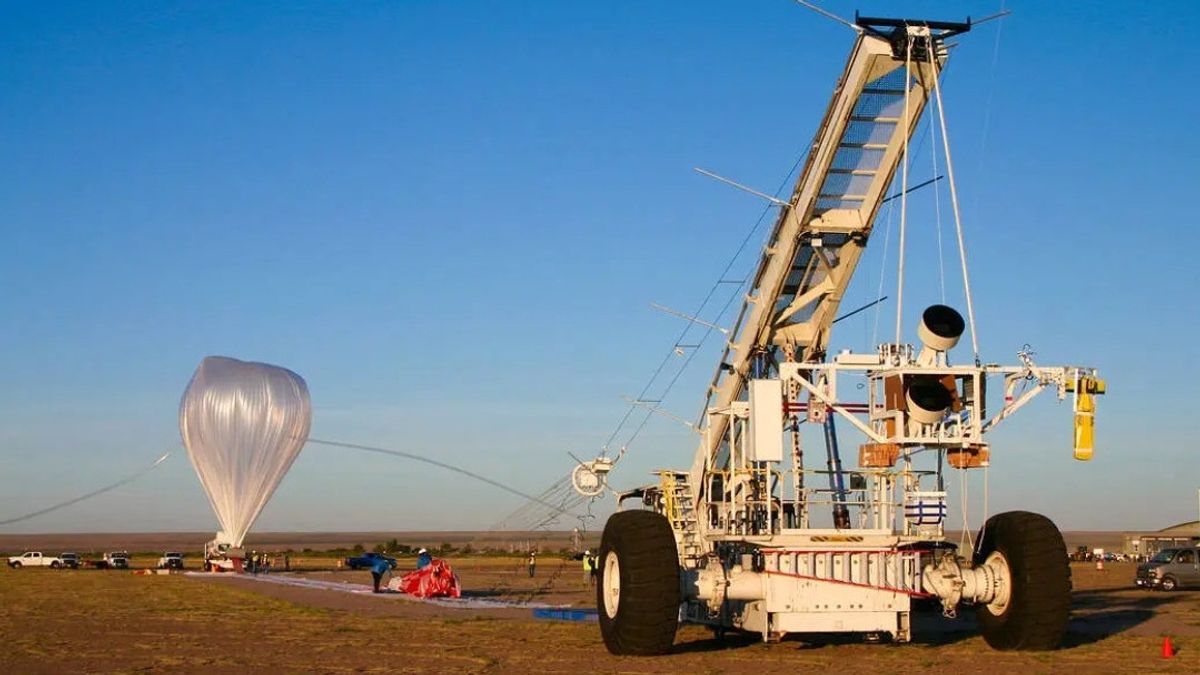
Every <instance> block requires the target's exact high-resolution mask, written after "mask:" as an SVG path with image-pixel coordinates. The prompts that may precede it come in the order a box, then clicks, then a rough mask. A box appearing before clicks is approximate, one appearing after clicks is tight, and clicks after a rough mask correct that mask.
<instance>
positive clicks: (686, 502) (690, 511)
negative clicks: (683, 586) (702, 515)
mask: <svg viewBox="0 0 1200 675" xmlns="http://www.w3.org/2000/svg"><path fill="white" fill-rule="evenodd" d="M658 479H659V484H660V485H661V488H662V500H663V515H664V516H666V517H667V521H668V522H669V523H671V531H672V532H674V533H675V547H676V551H677V552H678V554H679V560H680V562H681V563H682V564H683V565H684V567H694V566H695V565H696V562H697V561H698V560H699V559H700V558H702V557H703V556H704V550H703V547H702V546H701V545H700V533H699V531H698V530H699V527H700V522H699V517H698V515H697V513H696V501H695V497H694V496H693V492H692V485H691V482H690V481H689V479H688V473H687V472H686V471H659V472H658Z"/></svg>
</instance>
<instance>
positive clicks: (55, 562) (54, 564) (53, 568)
mask: <svg viewBox="0 0 1200 675" xmlns="http://www.w3.org/2000/svg"><path fill="white" fill-rule="evenodd" d="M60 567H62V563H60V562H58V561H57V560H55V561H54V562H52V563H50V569H52V570H56V569H58V568H60Z"/></svg>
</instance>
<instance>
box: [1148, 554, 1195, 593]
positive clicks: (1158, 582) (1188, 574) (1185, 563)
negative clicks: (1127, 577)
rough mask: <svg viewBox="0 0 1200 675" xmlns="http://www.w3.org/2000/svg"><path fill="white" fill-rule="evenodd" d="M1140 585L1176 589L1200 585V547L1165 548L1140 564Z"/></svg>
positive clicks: (1159, 588)
mask: <svg viewBox="0 0 1200 675" xmlns="http://www.w3.org/2000/svg"><path fill="white" fill-rule="evenodd" d="M1134 583H1136V584H1137V585H1138V586H1142V587H1145V588H1157V589H1158V590H1160V591H1174V590H1177V589H1180V588H1188V587H1191V588H1196V587H1200V548H1165V549H1163V550H1161V551H1159V552H1158V553H1157V554H1156V555H1155V556H1154V557H1153V558H1151V559H1150V561H1149V562H1144V563H1142V564H1140V565H1138V569H1137V578H1136V580H1135V582H1134Z"/></svg>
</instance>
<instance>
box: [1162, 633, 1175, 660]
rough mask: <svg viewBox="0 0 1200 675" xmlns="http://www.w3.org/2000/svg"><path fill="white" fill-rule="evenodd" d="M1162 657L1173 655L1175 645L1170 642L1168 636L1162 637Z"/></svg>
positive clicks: (1171, 656)
mask: <svg viewBox="0 0 1200 675" xmlns="http://www.w3.org/2000/svg"><path fill="white" fill-rule="evenodd" d="M1162 657H1163V658H1164V659H1170V658H1174V657H1175V646H1174V645H1172V644H1171V638H1170V637H1164V638H1163V646H1162Z"/></svg>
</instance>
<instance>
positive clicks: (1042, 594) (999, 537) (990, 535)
mask: <svg viewBox="0 0 1200 675" xmlns="http://www.w3.org/2000/svg"><path fill="white" fill-rule="evenodd" d="M975 564H976V565H983V564H988V565H990V566H993V567H998V568H1000V569H1003V570H1005V571H1006V572H1007V573H1006V574H1002V575H1001V576H1002V577H1004V581H1003V582H1002V583H1007V584H1008V585H1009V588H1008V591H1009V592H1008V593H1007V594H1004V595H1003V596H999V597H1003V601H993V602H991V603H988V604H980V605H979V606H978V607H976V610H975V617H976V619H977V620H978V622H979V627H980V630H981V632H982V633H983V639H984V640H986V641H987V643H988V644H989V645H991V646H992V648H994V649H1002V650H1012V649H1020V650H1034V651H1041V650H1049V649H1057V648H1058V646H1059V644H1060V643H1061V642H1062V638H1063V634H1064V633H1065V632H1066V630H1067V620H1068V619H1069V617H1070V611H1071V567H1070V565H1069V564H1068V563H1067V547H1066V544H1064V543H1063V538H1062V534H1061V533H1060V532H1059V531H1058V528H1057V527H1055V525H1054V523H1053V522H1051V521H1050V519H1049V518H1046V517H1045V516H1042V515H1039V514H1036V513H1029V512H1028V511H1009V512H1007V513H1000V514H997V515H995V516H992V517H991V518H989V519H988V521H987V524H986V525H984V527H983V530H982V531H981V532H980V542H979V548H978V550H977V551H976V554H975Z"/></svg>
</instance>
